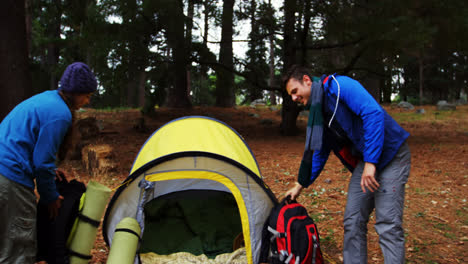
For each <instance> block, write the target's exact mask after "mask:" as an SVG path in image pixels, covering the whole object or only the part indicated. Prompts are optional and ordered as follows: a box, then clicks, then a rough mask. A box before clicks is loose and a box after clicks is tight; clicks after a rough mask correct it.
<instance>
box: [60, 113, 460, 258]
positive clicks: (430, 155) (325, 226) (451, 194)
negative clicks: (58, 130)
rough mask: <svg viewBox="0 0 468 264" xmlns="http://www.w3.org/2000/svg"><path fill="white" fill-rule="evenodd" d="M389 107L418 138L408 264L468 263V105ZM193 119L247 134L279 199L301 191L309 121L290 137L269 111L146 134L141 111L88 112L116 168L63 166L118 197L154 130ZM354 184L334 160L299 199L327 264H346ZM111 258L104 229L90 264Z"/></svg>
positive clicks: (374, 250)
mask: <svg viewBox="0 0 468 264" xmlns="http://www.w3.org/2000/svg"><path fill="white" fill-rule="evenodd" d="M384 108H385V109H386V110H387V111H388V112H389V113H390V114H391V115H392V116H393V117H394V118H395V119H396V120H397V121H398V122H399V123H400V124H401V126H402V127H403V128H405V129H406V130H407V131H408V132H410V133H411V137H410V138H409V139H408V142H409V146H410V149H411V153H412V167H411V174H410V177H409V181H408V184H407V185H406V200H405V211H404V230H405V237H406V260H407V263H468V204H467V196H468V195H467V194H468V187H467V185H468V106H466V105H465V106H458V107H457V110H456V111H437V110H436V108H435V106H429V105H426V106H423V107H418V108H424V110H425V114H416V113H415V111H414V110H413V111H405V110H402V109H400V108H396V107H393V106H384ZM186 115H203V116H210V117H214V118H216V119H218V120H221V121H223V122H225V123H226V124H228V125H229V126H231V127H232V128H234V129H235V130H236V131H237V132H238V133H239V134H240V135H242V137H244V139H245V141H246V142H247V144H248V146H249V147H250V148H251V150H252V152H253V154H254V156H255V158H256V159H257V162H258V164H259V167H260V171H261V173H262V176H263V180H264V181H265V182H266V184H267V185H268V186H269V187H270V188H271V189H272V191H273V193H274V194H275V195H276V196H277V197H278V199H280V198H282V197H283V195H284V193H285V192H286V190H288V189H289V188H290V187H291V186H292V185H293V184H294V182H295V180H296V177H297V171H298V167H299V164H300V161H301V157H302V153H303V149H304V138H305V133H304V132H305V127H306V123H307V117H305V116H299V118H298V121H297V124H298V127H299V128H300V130H301V131H302V132H301V133H300V134H299V135H297V136H291V137H284V136H281V135H280V133H279V124H280V121H281V116H280V113H279V111H278V110H271V109H270V108H268V107H257V108H252V107H248V106H245V107H236V108H215V107H194V108H192V109H191V110H181V109H168V108H159V109H156V114H155V116H154V117H151V118H149V117H145V118H144V121H145V126H146V128H147V129H146V130H145V129H143V130H142V129H139V131H136V130H135V127H136V126H138V120H140V121H141V120H142V119H141V117H142V116H141V114H140V112H139V111H138V110H115V111H103V110H93V109H86V110H85V111H83V112H80V113H79V115H78V117H79V118H85V117H95V118H96V119H97V120H98V122H99V123H100V124H101V125H102V133H101V134H100V136H98V137H96V138H94V139H93V140H92V141H91V144H96V145H98V144H109V145H110V146H111V147H112V148H113V153H112V161H114V162H115V163H116V164H117V167H116V168H115V169H114V170H112V171H110V172H108V173H106V174H102V175H98V176H94V177H91V176H89V175H88V174H87V172H86V170H85V169H84V167H83V165H82V163H81V162H80V161H66V162H65V164H64V167H65V169H67V170H68V171H69V173H70V175H71V176H72V177H75V178H77V179H78V180H81V181H83V182H85V183H87V182H88V181H89V180H95V181H98V182H100V183H103V184H105V185H107V186H109V187H110V188H112V189H114V190H115V188H117V187H118V186H119V184H120V183H121V182H122V181H123V180H124V179H125V178H126V177H127V176H128V173H129V171H130V168H131V166H132V164H133V160H134V159H135V157H136V155H137V154H138V151H139V149H140V148H141V146H142V145H143V143H144V142H145V141H146V139H147V138H148V137H149V136H150V135H151V134H152V133H153V131H155V130H156V129H158V128H159V127H161V126H162V125H164V124H165V123H166V122H168V121H170V120H173V119H175V118H177V117H181V116H186ZM265 119H268V120H269V121H265ZM140 128H141V127H140ZM349 178H350V173H349V172H348V171H347V170H346V169H344V167H343V165H341V163H340V162H339V161H338V159H337V158H336V157H335V156H334V155H331V156H330V159H329V161H328V163H327V164H326V166H325V168H324V170H323V172H322V174H321V176H320V177H319V178H318V179H317V181H316V182H315V183H314V184H313V185H312V186H310V187H309V188H308V189H305V190H304V191H303V193H302V195H301V196H300V197H299V199H298V201H299V202H300V203H302V204H304V205H305V206H306V208H307V209H308V211H309V213H310V215H311V216H312V217H313V219H314V220H315V221H316V222H317V225H318V228H319V232H320V236H321V243H322V244H321V248H322V250H323V252H324V253H325V258H326V260H327V261H326V263H342V262H343V261H342V260H343V259H342V242H343V224H342V223H343V212H344V209H345V204H346V194H347V185H348V182H349ZM374 223H375V219H374V217H372V218H371V220H370V222H369V226H368V229H369V235H368V248H369V250H368V256H369V263H383V257H382V253H381V251H380V248H379V242H378V236H377V235H376V232H375V230H374V228H373V225H374ZM108 252H109V249H108V248H107V246H106V244H105V243H104V241H103V238H102V231H101V227H100V228H99V232H98V236H97V239H96V243H95V246H94V248H93V250H92V254H93V259H92V261H91V263H105V262H106V258H107V255H108Z"/></svg>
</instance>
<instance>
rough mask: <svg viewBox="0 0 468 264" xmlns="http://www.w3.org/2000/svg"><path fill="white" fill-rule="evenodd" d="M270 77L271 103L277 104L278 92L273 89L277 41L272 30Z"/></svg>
mask: <svg viewBox="0 0 468 264" xmlns="http://www.w3.org/2000/svg"><path fill="white" fill-rule="evenodd" d="M269 41H270V64H269V66H270V78H269V79H268V86H270V89H271V91H270V104H271V105H276V104H277V102H276V93H275V92H274V91H273V86H274V85H275V46H274V45H275V42H274V36H273V33H272V32H270V37H269Z"/></svg>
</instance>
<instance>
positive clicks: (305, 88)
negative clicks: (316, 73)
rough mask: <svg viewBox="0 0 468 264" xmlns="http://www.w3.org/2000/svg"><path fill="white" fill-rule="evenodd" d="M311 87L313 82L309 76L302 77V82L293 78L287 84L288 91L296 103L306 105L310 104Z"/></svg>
mask: <svg viewBox="0 0 468 264" xmlns="http://www.w3.org/2000/svg"><path fill="white" fill-rule="evenodd" d="M311 85H312V81H311V80H310V78H309V76H307V75H304V76H303V77H302V81H299V80H297V79H295V78H291V79H289V81H288V82H287V83H286V91H287V92H288V94H289V95H290V96H291V98H292V100H293V101H294V102H296V103H301V104H303V105H306V104H307V103H308V102H309V97H310V86H311Z"/></svg>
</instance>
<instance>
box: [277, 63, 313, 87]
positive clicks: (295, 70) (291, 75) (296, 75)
mask: <svg viewBox="0 0 468 264" xmlns="http://www.w3.org/2000/svg"><path fill="white" fill-rule="evenodd" d="M304 75H307V76H309V78H310V79H311V80H312V77H311V76H310V73H309V70H307V68H306V67H304V66H302V65H299V64H294V65H292V66H291V67H289V69H288V70H287V71H286V73H285V74H284V75H283V78H282V81H283V87H284V88H285V89H286V84H287V83H288V81H289V80H290V79H296V80H298V81H300V82H301V83H302V77H303V76H304Z"/></svg>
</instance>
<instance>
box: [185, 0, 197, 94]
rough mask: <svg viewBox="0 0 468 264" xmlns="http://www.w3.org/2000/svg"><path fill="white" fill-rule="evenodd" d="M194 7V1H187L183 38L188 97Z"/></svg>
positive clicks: (189, 90) (189, 91) (188, 92)
mask: <svg viewBox="0 0 468 264" xmlns="http://www.w3.org/2000/svg"><path fill="white" fill-rule="evenodd" d="M194 8H195V3H194V0H189V1H188V11H187V26H186V32H185V40H186V42H187V43H186V44H185V45H186V46H185V49H186V51H187V54H186V57H187V60H188V63H187V66H188V67H187V96H188V97H189V98H190V93H191V89H192V87H191V86H192V85H191V82H190V79H191V78H190V68H191V67H190V65H191V60H190V56H191V54H192V28H193V13H194Z"/></svg>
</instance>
